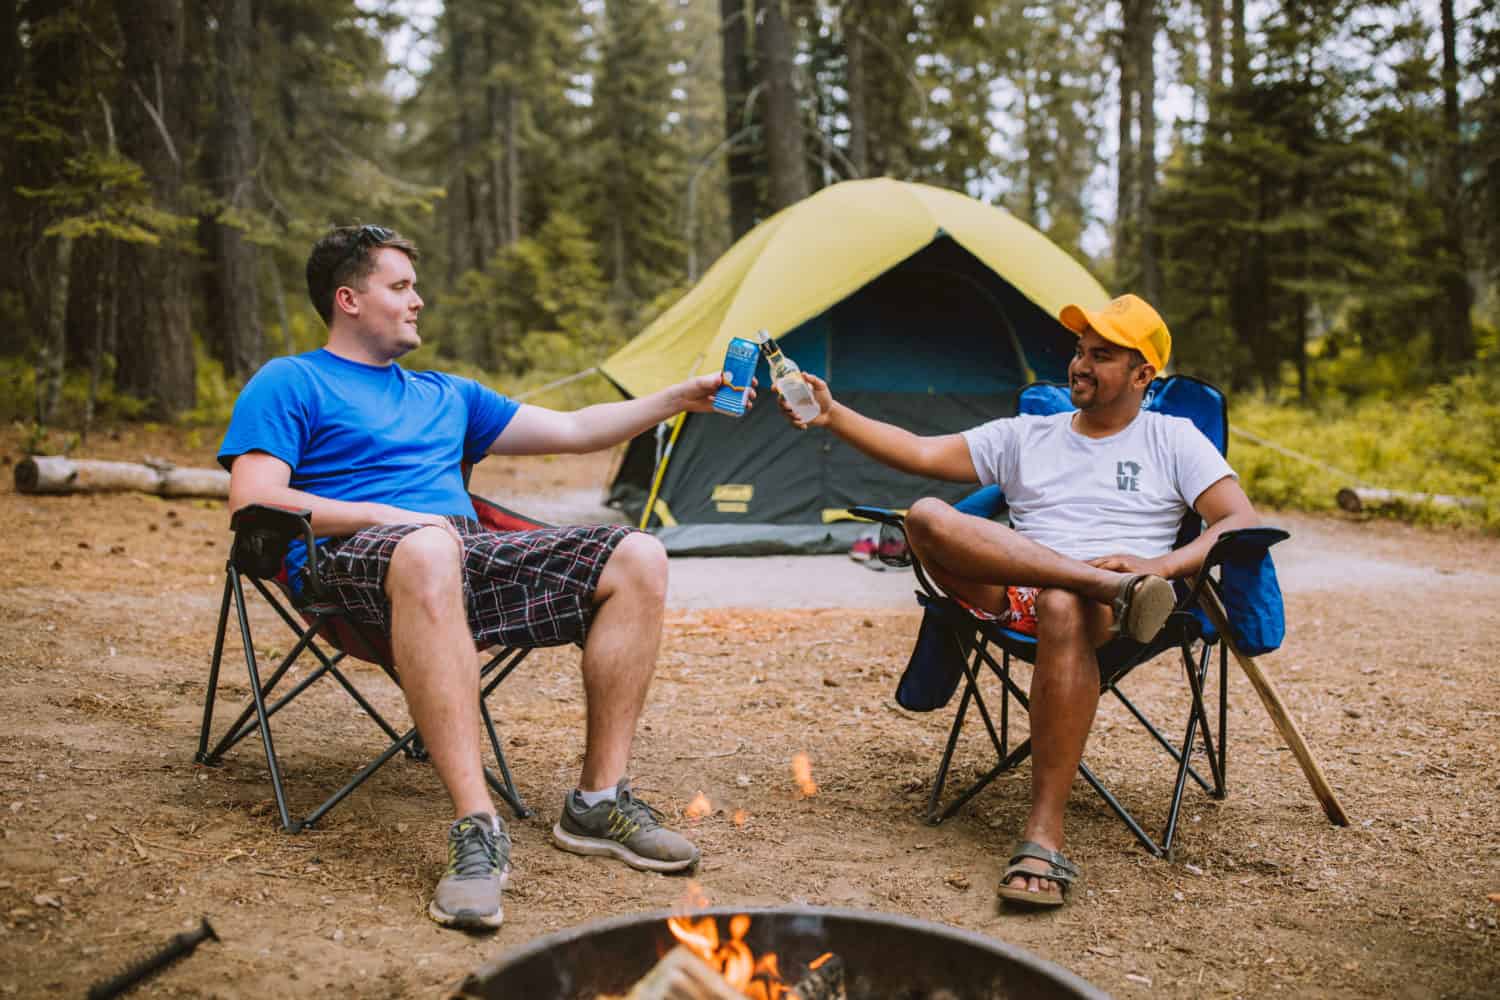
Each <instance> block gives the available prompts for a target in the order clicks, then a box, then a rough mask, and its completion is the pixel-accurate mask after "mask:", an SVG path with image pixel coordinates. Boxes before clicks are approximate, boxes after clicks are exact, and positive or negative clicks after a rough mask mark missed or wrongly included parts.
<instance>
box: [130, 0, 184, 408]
mask: <svg viewBox="0 0 1500 1000" xmlns="http://www.w3.org/2000/svg"><path fill="white" fill-rule="evenodd" d="M115 11H116V16H117V17H118V18H119V22H120V28H121V34H122V36H123V37H124V39H125V52H124V63H125V68H124V80H123V84H124V87H125V90H124V93H123V94H122V95H121V97H120V99H119V101H118V102H117V103H118V106H119V108H120V151H121V152H122V153H124V154H125V155H126V156H128V157H130V158H131V159H132V160H134V161H135V162H136V163H138V164H140V166H141V168H142V170H143V171H144V172H145V175H146V179H147V182H148V183H149V184H150V187H151V194H152V198H153V200H154V202H155V205H156V208H157V209H159V210H164V211H167V212H175V211H177V210H178V209H179V207H180V205H179V201H180V198H181V192H182V181H183V163H182V155H183V151H184V150H186V149H187V148H188V144H187V143H186V142H184V141H183V140H184V139H185V138H186V136H184V134H183V132H184V129H183V127H182V122H183V121H184V120H185V110H186V107H185V105H186V103H187V100H188V97H189V95H187V94H184V93H183V92H182V88H181V80H180V77H181V69H182V57H183V21H182V11H183V8H182V5H181V4H180V3H178V2H177V0H115ZM176 239H177V238H176V237H175V236H172V235H168V236H166V237H164V238H163V239H162V241H161V242H160V243H159V244H158V245H157V246H146V245H142V244H131V245H127V246H126V247H124V248H123V252H122V253H121V255H120V257H121V259H120V281H121V285H120V337H121V344H120V348H121V349H120V351H119V354H118V355H117V358H118V360H119V368H118V370H117V372H116V385H117V386H118V387H119V388H121V389H123V390H124V391H126V392H128V393H131V394H132V395H135V396H137V397H138V398H140V399H142V400H144V401H145V402H146V403H147V409H148V412H149V413H150V414H151V415H152V416H154V417H159V418H171V417H175V416H176V415H177V414H178V413H181V412H182V411H183V410H186V409H189V408H190V407H192V405H193V403H194V401H195V399H196V395H197V389H196V385H195V375H196V373H195V367H194V360H193V339H192V332H191V330H190V328H189V313H188V296H187V290H186V287H185V277H186V272H187V266H188V265H187V258H186V256H185V255H184V254H183V253H182V252H181V251H180V250H179V249H178V247H177V245H176Z"/></svg>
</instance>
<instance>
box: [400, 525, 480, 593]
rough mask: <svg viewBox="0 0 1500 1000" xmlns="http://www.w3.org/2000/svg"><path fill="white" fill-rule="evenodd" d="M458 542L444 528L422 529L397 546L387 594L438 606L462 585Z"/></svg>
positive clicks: (402, 540)
mask: <svg viewBox="0 0 1500 1000" xmlns="http://www.w3.org/2000/svg"><path fill="white" fill-rule="evenodd" d="M459 563H460V558H459V550H458V542H456V541H455V540H454V538H453V536H452V535H451V534H449V533H448V532H447V531H445V530H444V529H442V528H438V527H425V528H418V529H417V530H416V531H413V532H412V533H411V534H409V535H407V536H406V537H405V538H403V539H401V541H399V542H397V543H396V550H395V552H393V553H392V554H391V565H390V569H389V570H388V571H387V573H386V584H385V586H386V593H387V595H388V596H390V597H391V598H392V599H395V598H397V597H398V595H399V596H401V597H405V598H408V599H410V598H415V599H417V600H420V601H422V602H424V603H429V604H434V605H435V604H436V603H438V602H439V601H441V600H442V599H443V598H445V597H451V595H452V594H453V593H454V588H456V587H459V586H461V578H460V570H461V567H460V564H459Z"/></svg>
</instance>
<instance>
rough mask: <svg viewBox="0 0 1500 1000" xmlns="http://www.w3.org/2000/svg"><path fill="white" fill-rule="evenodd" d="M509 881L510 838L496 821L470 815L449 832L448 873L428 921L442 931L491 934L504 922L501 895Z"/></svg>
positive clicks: (487, 816) (440, 883) (429, 910)
mask: <svg viewBox="0 0 1500 1000" xmlns="http://www.w3.org/2000/svg"><path fill="white" fill-rule="evenodd" d="M509 879H510V834H509V833H507V832H506V830H505V824H504V823H502V822H501V821H500V817H498V816H491V815H490V814H489V813H474V814H472V815H469V816H465V817H464V818H463V819H458V820H454V821H453V825H452V826H450V827H448V868H447V870H446V871H444V872H443V877H442V878H441V879H439V880H438V884H437V889H436V890H434V892H433V894H432V905H430V906H428V907H427V915H428V916H430V917H431V918H432V919H433V920H436V921H437V922H438V923H440V924H442V925H443V926H444V927H461V928H464V929H468V930H485V929H494V928H496V927H499V926H500V923H501V921H503V920H504V919H505V909H504V907H502V906H501V905H500V895H501V892H502V891H503V890H504V889H505V883H506V882H507V881H509Z"/></svg>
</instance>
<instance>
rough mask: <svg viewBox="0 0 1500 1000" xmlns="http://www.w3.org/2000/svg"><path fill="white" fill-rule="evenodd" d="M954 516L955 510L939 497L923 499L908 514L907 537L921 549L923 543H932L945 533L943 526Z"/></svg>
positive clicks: (912, 506) (913, 505)
mask: <svg viewBox="0 0 1500 1000" xmlns="http://www.w3.org/2000/svg"><path fill="white" fill-rule="evenodd" d="M952 516H953V508H952V507H951V506H950V505H948V504H947V503H944V502H943V501H942V500H939V499H938V498H937V497H923V498H922V499H920V500H918V501H917V502H916V503H914V504H912V505H911V508H910V509H909V510H908V511H907V512H906V535H907V538H908V539H910V541H911V543H912V544H913V545H914V546H916V547H917V548H918V549H920V548H921V547H922V545H923V543H924V542H925V543H931V542H932V540H933V539H935V538H937V537H938V536H939V535H940V534H941V533H942V531H943V525H944V524H945V523H946V522H947V521H948V519H949V518H951V517H952Z"/></svg>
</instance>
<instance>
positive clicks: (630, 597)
mask: <svg viewBox="0 0 1500 1000" xmlns="http://www.w3.org/2000/svg"><path fill="white" fill-rule="evenodd" d="M666 600H667V553H666V550H664V549H663V548H662V546H661V543H660V542H659V541H657V540H656V539H655V538H653V537H652V536H650V535H644V534H632V535H630V536H629V537H627V538H626V539H625V540H624V541H622V542H621V543H620V544H619V545H618V546H617V547H616V548H615V550H614V552H613V553H611V554H610V557H609V561H608V562H607V563H605V565H604V572H603V573H601V574H600V576H599V587H598V589H597V590H596V591H595V594H594V601H595V605H594V607H595V611H594V621H593V624H592V625H590V626H589V636H588V639H587V641H586V642H585V644H584V647H583V690H584V696H585V698H586V700H587V702H588V705H587V711H588V731H587V741H586V743H585V745H584V753H583V773H582V774H581V775H580V776H579V779H578V787H579V788H581V789H583V790H584V791H586V792H589V791H599V790H601V789H605V788H613V787H614V786H615V784H616V783H617V782H618V781H619V780H620V779H621V778H622V777H624V775H625V769H626V767H627V766H628V765H629V763H630V745H631V742H632V741H633V740H634V739H635V727H636V723H637V721H639V719H640V717H641V709H642V708H643V707H644V706H645V703H646V689H647V688H648V687H649V686H650V684H651V675H652V673H653V672H654V671H655V669H656V652H657V649H658V648H659V647H660V645H661V623H662V612H663V610H664V608H665V607H666Z"/></svg>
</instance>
